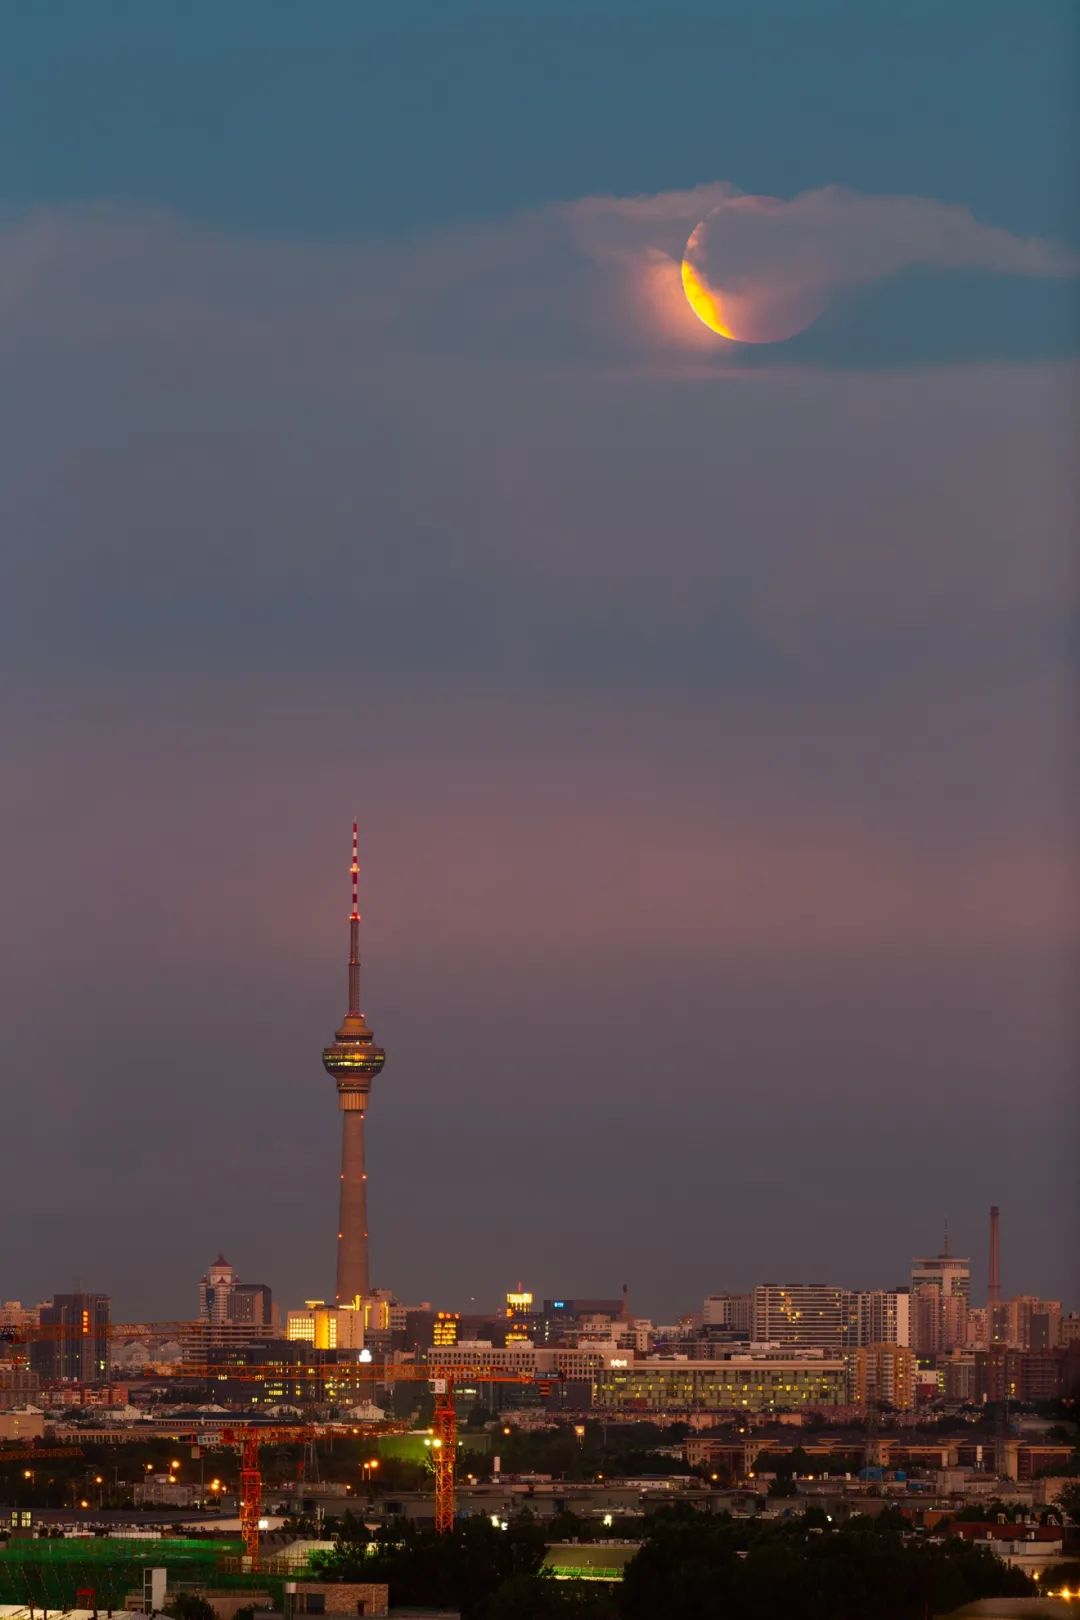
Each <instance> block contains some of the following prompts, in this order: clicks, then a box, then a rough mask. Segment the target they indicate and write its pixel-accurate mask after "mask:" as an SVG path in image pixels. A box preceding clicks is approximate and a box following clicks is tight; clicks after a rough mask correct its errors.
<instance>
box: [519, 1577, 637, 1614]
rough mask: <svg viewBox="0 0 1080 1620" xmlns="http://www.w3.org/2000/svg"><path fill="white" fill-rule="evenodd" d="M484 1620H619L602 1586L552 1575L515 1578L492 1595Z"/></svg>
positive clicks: (613, 1603)
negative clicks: (557, 1578)
mask: <svg viewBox="0 0 1080 1620" xmlns="http://www.w3.org/2000/svg"><path fill="white" fill-rule="evenodd" d="M487 1620H618V1609H617V1608H616V1605H615V1600H614V1598H613V1597H612V1596H611V1594H610V1592H609V1591H608V1589H607V1588H606V1587H605V1586H598V1585H596V1584H595V1583H593V1582H590V1581H557V1580H555V1578H554V1577H553V1576H552V1575H548V1574H544V1573H540V1574H539V1575H515V1576H513V1577H512V1578H511V1579H510V1580H508V1581H504V1582H503V1584H502V1585H501V1586H500V1587H499V1588H498V1590H497V1591H496V1592H495V1593H494V1595H493V1597H492V1599H491V1602H490V1604H489V1605H488V1610H487Z"/></svg>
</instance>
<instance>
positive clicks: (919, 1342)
mask: <svg viewBox="0 0 1080 1620" xmlns="http://www.w3.org/2000/svg"><path fill="white" fill-rule="evenodd" d="M970 1289H971V1261H970V1260H964V1259H961V1258H960V1257H959V1256H958V1255H955V1254H951V1253H950V1251H949V1236H948V1233H947V1232H946V1234H945V1242H944V1245H943V1247H942V1251H941V1253H940V1254H936V1255H927V1256H924V1257H922V1258H916V1259H914V1260H913V1261H912V1262H911V1346H912V1349H913V1350H915V1351H917V1352H918V1354H919V1355H926V1356H939V1355H945V1354H947V1353H948V1352H949V1351H950V1350H958V1349H961V1348H962V1347H963V1345H964V1344H965V1343H966V1341H967V1314H968V1296H969V1292H970Z"/></svg>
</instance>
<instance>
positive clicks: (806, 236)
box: [565, 182, 1080, 353]
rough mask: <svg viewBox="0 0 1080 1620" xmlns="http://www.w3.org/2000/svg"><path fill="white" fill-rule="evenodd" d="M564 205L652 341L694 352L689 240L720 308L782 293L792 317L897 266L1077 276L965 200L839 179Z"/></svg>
mask: <svg viewBox="0 0 1080 1620" xmlns="http://www.w3.org/2000/svg"><path fill="white" fill-rule="evenodd" d="M565 213H566V217H567V219H568V221H569V223H570V226H571V229H572V231H573V232H574V234H575V237H576V240H577V241H578V242H579V243H580V244H581V246H582V248H583V249H584V250H585V251H586V252H587V253H589V254H590V255H591V256H592V257H593V258H594V259H595V261H596V262H597V264H598V265H601V266H604V267H605V268H606V269H607V271H608V273H609V274H610V275H612V276H613V277H614V278H615V279H616V280H618V281H619V282H621V283H622V285H623V289H624V290H623V297H624V298H626V299H627V300H628V301H630V302H635V301H636V303H637V306H638V307H639V309H640V310H641V312H642V314H643V316H644V317H645V319H646V321H647V328H646V329H647V330H648V331H649V332H650V333H651V334H652V335H653V336H654V338H655V340H656V341H657V342H658V343H673V344H680V345H683V346H685V347H687V348H689V349H692V350H695V351H697V352H699V353H705V352H709V351H710V350H712V351H715V350H716V349H717V347H718V346H717V344H716V342H715V337H714V336H713V335H712V334H710V333H709V332H707V331H706V332H705V333H704V334H703V333H702V331H701V330H700V326H701V323H700V322H699V321H698V320H697V318H696V317H695V316H694V315H693V314H692V312H691V311H690V309H689V308H688V306H687V302H686V298H685V296H684V293H683V288H682V280H681V276H680V264H681V261H682V258H683V255H684V252H685V251H686V248H687V242H688V240H689V239H691V238H693V243H694V246H693V248H692V250H691V258H692V260H693V263H694V264H695V265H696V266H697V268H698V270H699V271H700V273H701V275H702V277H703V278H704V279H705V280H706V281H707V283H709V284H710V285H712V286H713V287H715V288H716V290H717V292H718V294H720V295H722V299H723V301H724V302H725V304H726V306H727V307H728V308H729V309H731V308H732V307H734V308H735V309H736V310H737V311H740V310H742V309H745V310H746V311H747V313H749V312H750V311H751V310H752V309H755V308H758V309H760V308H761V307H762V306H765V305H768V304H769V303H773V304H774V305H782V304H783V303H784V301H785V300H788V301H790V302H792V303H794V304H795V305H797V306H798V308H799V309H801V310H803V311H804V313H805V319H804V320H803V322H802V324H808V322H809V321H810V320H812V319H814V318H815V317H816V315H817V314H818V313H820V310H821V308H823V307H824V306H825V304H826V303H827V301H828V300H829V299H830V298H831V297H834V296H835V295H837V294H840V293H843V292H844V291H846V290H850V289H852V288H855V287H861V286H866V285H868V284H873V283H876V282H882V281H885V280H888V279H889V278H891V277H895V276H898V275H900V274H901V273H902V272H905V271H912V270H930V271H939V272H961V271H978V272H992V273H995V274H999V275H1005V276H1017V277H1035V278H1048V277H1055V278H1064V277H1074V276H1076V275H1077V274H1078V273H1080V257H1078V256H1077V255H1076V254H1075V253H1072V252H1069V251H1068V250H1066V249H1065V248H1063V247H1061V246H1060V245H1058V244H1057V243H1054V242H1050V241H1046V240H1043V239H1040V238H1033V237H1018V236H1015V235H1013V234H1012V233H1010V232H1009V231H1006V230H1003V229H1001V228H1000V227H997V226H992V225H985V224H982V223H981V222H980V221H978V220H977V219H976V218H975V217H974V215H973V214H972V212H971V210H970V209H968V208H964V207H960V206H956V205H953V204H948V203H942V202H938V201H936V200H934V199H932V198H927V197H901V196H867V195H865V194H862V193H859V192H855V191H849V190H845V189H844V188H842V187H839V186H825V187H822V188H819V189H817V190H813V191H805V192H802V193H801V194H800V195H799V196H797V197H794V198H792V199H790V200H789V201H788V200H782V199H780V198H776V197H760V196H752V195H747V194H744V193H741V192H739V191H738V190H737V189H736V188H735V187H734V186H732V185H730V184H729V183H727V182H717V183H715V184H711V185H704V186H697V187H694V188H693V189H692V190H688V191H678V192H669V193H665V194H662V195H660V196H653V197H642V198H617V197H612V198H597V197H589V198H584V199H582V200H581V201H580V202H578V203H574V204H571V205H569V206H568V207H567V208H566V210H565ZM750 324H751V326H752V322H751V323H750ZM799 329H800V326H799V321H798V320H796V321H794V322H790V321H789V322H788V323H787V325H785V324H784V323H783V321H782V320H781V321H780V322H779V324H776V323H775V321H774V323H773V325H772V326H771V327H770V323H769V321H768V320H766V321H765V323H764V326H763V330H764V331H765V332H767V333H768V335H774V334H775V335H783V336H787V335H789V334H790V332H791V331H795V330H799ZM757 340H758V339H755V338H754V337H752V336H751V337H750V341H757ZM719 347H720V348H721V350H722V349H723V347H724V346H723V345H720V346H719Z"/></svg>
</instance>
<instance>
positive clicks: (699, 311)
mask: <svg viewBox="0 0 1080 1620" xmlns="http://www.w3.org/2000/svg"><path fill="white" fill-rule="evenodd" d="M687 245H689V244H687ZM682 284H683V292H684V293H685V294H686V302H687V303H688V304H689V305H690V308H691V309H692V310H693V312H694V314H695V315H696V316H697V318H698V320H699V321H702V322H703V323H704V325H706V326H707V327H708V328H709V330H710V331H712V332H715V333H716V334H717V335H718V336H719V337H722V338H728V339H729V340H730V341H731V342H732V343H737V342H738V338H737V337H736V336H735V333H734V332H733V331H732V330H731V329H730V327H729V326H728V325H727V324H726V323H725V321H724V317H723V314H722V313H721V309H720V300H719V298H718V297H717V295H716V294H715V293H714V292H713V290H712V288H711V287H710V286H709V285H708V284H707V283H706V282H705V281H704V280H703V279H702V278H701V276H699V275H698V273H697V271H696V270H695V269H694V267H693V265H692V264H691V263H690V260H689V259H685V258H684V259H683V262H682Z"/></svg>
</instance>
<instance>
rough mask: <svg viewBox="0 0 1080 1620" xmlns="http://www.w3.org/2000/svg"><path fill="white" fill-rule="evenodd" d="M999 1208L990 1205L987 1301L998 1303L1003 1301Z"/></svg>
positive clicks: (991, 1303)
mask: <svg viewBox="0 0 1080 1620" xmlns="http://www.w3.org/2000/svg"><path fill="white" fill-rule="evenodd" d="M998 1215H999V1210H998V1207H997V1205H996V1204H991V1206H990V1278H989V1282H988V1285H987V1289H986V1303H987V1304H988V1305H997V1304H1000V1302H1001V1236H1000V1233H999V1231H998Z"/></svg>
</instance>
